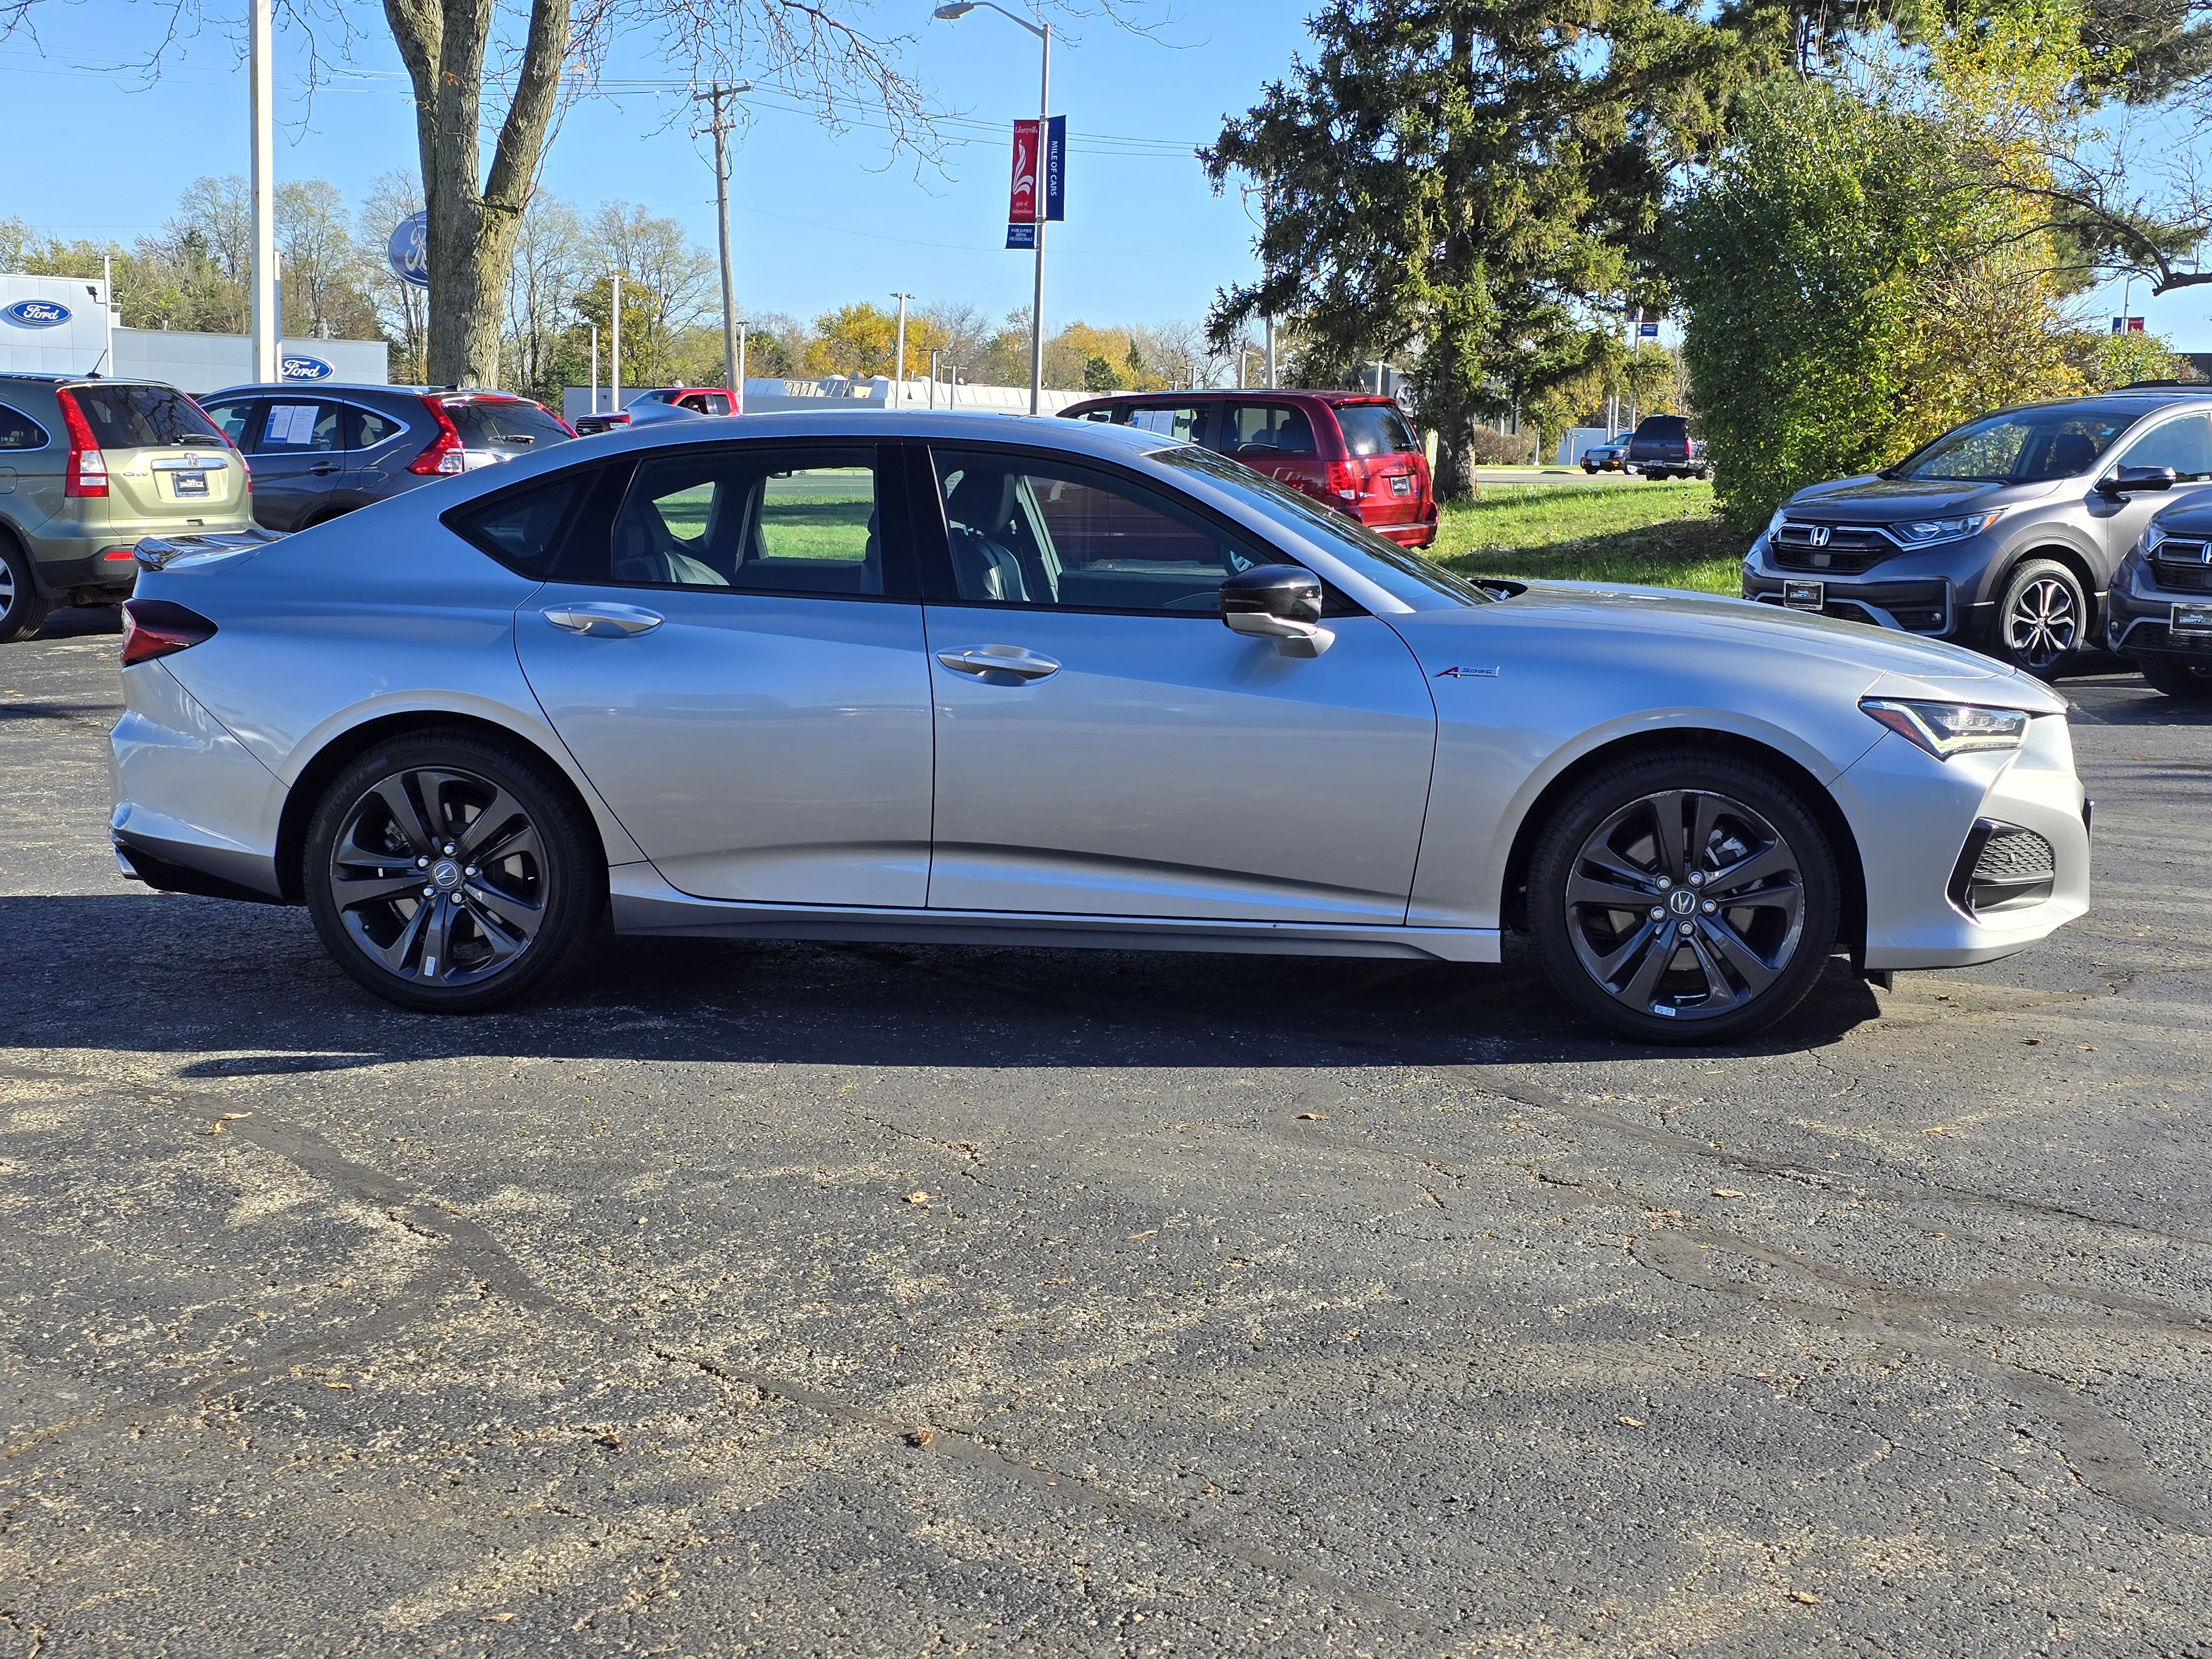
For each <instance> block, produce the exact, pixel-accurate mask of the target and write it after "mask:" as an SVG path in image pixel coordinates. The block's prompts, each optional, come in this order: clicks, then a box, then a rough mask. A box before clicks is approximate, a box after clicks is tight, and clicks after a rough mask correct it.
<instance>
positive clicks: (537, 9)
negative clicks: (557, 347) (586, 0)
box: [384, 0, 570, 386]
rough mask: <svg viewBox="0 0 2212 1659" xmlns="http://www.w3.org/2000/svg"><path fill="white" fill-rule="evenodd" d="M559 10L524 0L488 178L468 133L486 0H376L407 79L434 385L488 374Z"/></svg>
mask: <svg viewBox="0 0 2212 1659" xmlns="http://www.w3.org/2000/svg"><path fill="white" fill-rule="evenodd" d="M569 6H570V0H534V3H532V6H531V9H530V34H529V38H528V40H527V41H526V44H525V46H524V48H523V55H522V69H521V72H520V75H519V76H517V77H516V81H515V89H514V101H513V105H512V106H510V107H509V108H508V110H507V118H506V120H504V121H503V122H501V124H500V130H499V143H498V146H497V148H496V149H495V151H494V152H493V155H492V162H491V171H490V173H489V176H488V177H487V176H486V175H485V174H484V173H483V156H482V151H481V149H479V146H478V143H477V131H478V125H477V124H478V120H479V117H480V114H481V109H482V105H483V60H484V49H485V46H486V45H487V43H488V42H489V40H490V36H491V27H492V21H493V18H494V15H495V4H494V0H385V3H384V15H385V17H386V21H389V22H390V23H391V25H392V39H393V40H394V41H396V42H397V43H398V47H399V56H400V58H401V60H402V61H403V62H404V63H405V64H406V65H407V74H408V77H409V78H410V80H411V81H413V82H414V83H415V133H416V143H417V145H418V146H419V148H420V149H421V151H422V202H423V205H424V207H425V209H426V210H427V211H428V216H429V276H430V324H429V340H428V362H427V363H426V365H425V368H426V370H427V372H428V376H429V380H430V384H432V385H433V386H489V385H492V384H494V383H495V382H496V381H497V380H498V379H499V335H500V322H501V313H502V311H503V308H504V304H505V301H506V296H507V264H508V263H509V261H510V260H511V259H512V258H513V252H514V239H515V234H516V233H517V231H518V230H519V229H520V226H521V222H522V212H523V210H524V209H525V208H526V207H527V206H528V205H529V203H530V194H531V191H532V189H533V188H534V187H535V186H536V184H537V179H538V161H539V160H540V159H541V158H542V157H543V155H544V149H545V134H546V131H547V129H548V127H549V126H550V125H551V122H552V117H553V106H554V100H555V98H556V95H557V94H558V93H559V90H560V85H561V66H562V59H563V58H565V57H566V55H567V53H568V28H569ZM480 180H481V183H479V181H480Z"/></svg>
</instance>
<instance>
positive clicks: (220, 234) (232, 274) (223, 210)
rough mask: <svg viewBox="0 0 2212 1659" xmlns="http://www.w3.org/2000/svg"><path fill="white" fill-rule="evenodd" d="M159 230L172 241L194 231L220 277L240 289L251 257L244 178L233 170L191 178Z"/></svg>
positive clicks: (249, 203) (250, 206) (250, 219)
mask: <svg viewBox="0 0 2212 1659" xmlns="http://www.w3.org/2000/svg"><path fill="white" fill-rule="evenodd" d="M162 234H163V235H164V236H165V237H166V238H167V240H168V241H170V242H171V243H173V244H181V243H182V242H184V241H185V240H186V239H188V238H190V237H191V236H193V235H194V234H197V236H198V238H199V246H201V247H203V248H204V249H205V250H206V252H207V256H208V258H210V259H211V260H212V261H213V262H214V263H215V265H216V269H217V270H220V271H222V276H223V280H224V281H225V282H228V283H236V284H237V285H238V286H239V288H240V289H241V290H242V289H244V288H245V286H246V278H247V276H249V275H250V274H251V273H250V272H249V270H247V267H248V266H249V265H250V264H252V258H253V203H252V197H250V196H249V195H248V193H247V191H246V180H245V179H243V178H241V177H240V176H239V175H238V174H237V173H229V174H227V175H226V176H224V177H223V178H221V179H211V178H207V177H204V176H203V177H201V178H197V179H193V180H192V182H191V185H190V186H188V187H187V188H186V190H185V193H184V195H183V196H182V197H179V200H178V202H177V210H176V212H175V213H174V214H173V215H172V216H170V219H169V222H168V223H167V225H165V226H163V227H162Z"/></svg>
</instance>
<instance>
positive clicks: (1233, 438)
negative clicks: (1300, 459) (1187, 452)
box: [1215, 404, 1314, 461]
mask: <svg viewBox="0 0 2212 1659" xmlns="http://www.w3.org/2000/svg"><path fill="white" fill-rule="evenodd" d="M1215 447H1216V448H1218V449H1219V450H1220V451H1221V452H1222V453H1224V454H1228V455H1234V456H1235V457H1237V459H1238V460H1240V461H1243V460H1253V461H1265V460H1269V459H1273V458H1275V457H1277V456H1283V455H1310V454H1312V453H1314V435H1313V422H1310V421H1309V420H1308V419H1306V412H1305V410H1303V409H1297V408H1294V407H1292V406H1291V405H1290V404H1238V405H1237V407H1235V408H1233V409H1231V410H1230V411H1229V413H1228V416H1226V418H1225V420H1224V421H1223V422H1222V441H1221V442H1220V443H1218V444H1217V445H1216V446H1215Z"/></svg>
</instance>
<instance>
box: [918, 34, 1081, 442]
mask: <svg viewBox="0 0 2212 1659" xmlns="http://www.w3.org/2000/svg"><path fill="white" fill-rule="evenodd" d="M978 6H981V7H983V8H985V9H987V10H990V11H995V12H996V13H998V14H999V15H1000V16H1001V17H1004V18H1006V19H1008V20H1009V21H1012V22H1016V23H1019V24H1020V25H1021V26H1022V27H1024V28H1025V29H1027V30H1028V31H1029V32H1030V33H1031V34H1034V35H1035V36H1036V38H1037V39H1038V40H1040V41H1042V43H1043V46H1044V56H1043V61H1042V66H1041V68H1040V70H1039V71H1038V75H1037V182H1036V188H1037V203H1036V296H1035V297H1034V298H1033V299H1032V300H1031V301H1030V414H1032V415H1042V413H1043V412H1044V203H1043V200H1042V197H1043V194H1044V146H1045V138H1046V133H1047V131H1048V128H1047V123H1048V122H1049V121H1050V120H1051V118H1052V25H1051V24H1049V23H1032V22H1030V20H1029V19H1028V18H1026V17H1024V16H1021V15H1019V14H1018V13H1015V12H1011V11H1008V10H1007V9H1006V8H1005V7H1004V6H1001V5H999V4H997V3H995V0H953V3H951V4H950V5H943V6H939V8H938V9H936V10H935V11H933V12H932V13H931V14H930V15H932V16H933V17H935V18H937V19H939V21H943V22H947V23H957V22H958V21H960V20H961V19H962V18H963V17H965V16H966V15H968V14H969V12H971V11H973V10H975V8H976V7H978Z"/></svg>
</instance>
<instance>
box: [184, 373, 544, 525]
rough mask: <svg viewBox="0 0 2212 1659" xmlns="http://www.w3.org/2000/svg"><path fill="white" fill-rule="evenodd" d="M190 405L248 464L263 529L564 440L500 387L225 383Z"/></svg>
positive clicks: (308, 520) (540, 410)
mask: <svg viewBox="0 0 2212 1659" xmlns="http://www.w3.org/2000/svg"><path fill="white" fill-rule="evenodd" d="M199 403H200V407H201V408H203V409H204V410H207V412H208V414H209V416H210V417H212V418H213V420H214V421H215V422H216V425H217V426H219V427H221V428H222V430H223V432H224V434H225V435H227V436H228V438H229V439H230V441H231V442H233V443H234V444H236V445H237V446H238V447H240V449H242V450H244V451H245V452H246V457H247V459H249V460H251V461H252V464H253V516H254V518H255V520H257V521H258V523H259V524H260V525H261V526H262V527H263V528H264V529H268V530H284V531H292V530H305V529H306V528H307V526H309V525H311V524H320V523H321V522H322V521H323V520H325V519H335V518H336V517H337V515H338V514H339V513H349V512H351V511H352V510H353V509H354V508H355V507H366V506H368V504H369V502H371V501H382V500H383V499H384V498H385V497H386V496H387V495H400V494H402V493H403V492H404V491H406V490H410V489H419V488H421V487H422V485H424V484H426V483H430V482H431V481H432V480H434V479H436V478H440V477H450V476H452V475H453V474H454V473H456V472H473V471H476V469H477V468H478V467H480V466H491V465H496V464H497V463H499V462H501V461H511V460H513V459H514V458H515V457H516V456H518V455H529V454H534V453H536V452H537V451H538V450H540V449H543V448H544V447H545V446H546V445H548V444H557V443H565V442H566V441H568V440H569V439H571V438H573V437H574V436H575V434H574V432H573V431H571V430H570V429H569V428H568V423H567V422H564V421H562V419H561V418H560V416H557V415H555V414H554V413H553V412H552V411H551V410H549V409H547V408H546V407H545V405H544V404H539V403H533V402H532V401H531V400H530V399H529V398H518V397H516V396H514V395H513V393H512V392H485V391H467V390H453V389H447V390H440V389H437V388H435V387H431V388H427V389H426V388H424V387H421V386H328V385H295V386H232V387H230V388H229V389H228V391H224V392H214V393H212V394H210V396H208V397H205V398H201V399H200V400H199Z"/></svg>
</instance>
